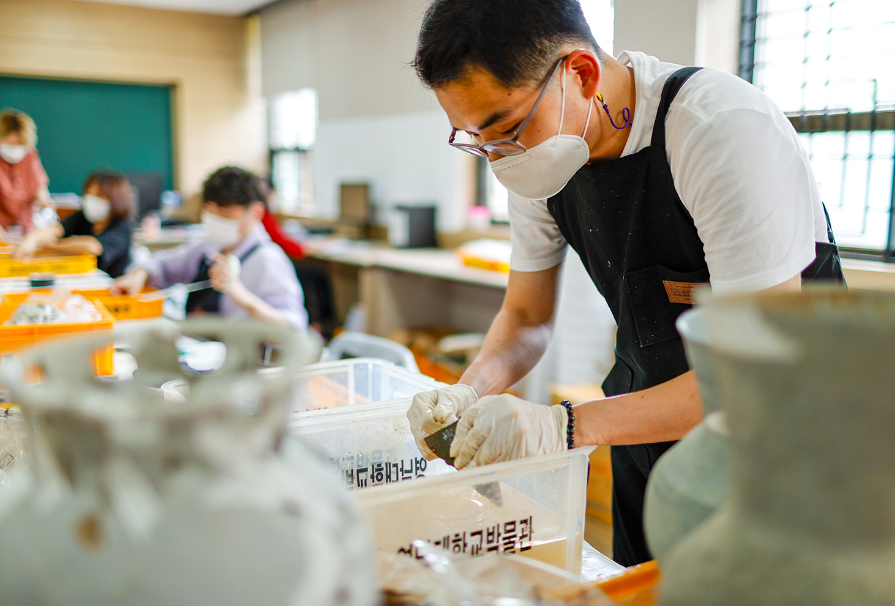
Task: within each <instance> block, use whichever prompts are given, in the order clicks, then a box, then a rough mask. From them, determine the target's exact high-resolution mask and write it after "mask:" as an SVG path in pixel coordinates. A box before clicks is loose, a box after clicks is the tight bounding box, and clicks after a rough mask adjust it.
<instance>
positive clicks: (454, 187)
mask: <svg viewBox="0 0 895 606" xmlns="http://www.w3.org/2000/svg"><path fill="white" fill-rule="evenodd" d="M424 8H425V3H421V2H419V0H363V1H361V0H281V1H280V2H278V3H276V4H273V5H270V6H268V7H266V8H264V9H262V10H261V39H262V73H263V91H264V94H265V95H267V96H270V95H272V94H276V93H278V92H283V91H287V90H295V89H298V88H303V87H312V88H314V89H316V91H317V97H318V106H319V127H318V131H317V143H316V145H315V149H314V159H313V163H314V191H315V200H316V203H317V206H318V209H319V212H320V214H321V215H322V216H325V217H330V218H333V217H337V216H338V209H339V200H338V192H339V184H340V183H342V182H359V181H360V182H367V183H369V184H370V186H371V197H372V201H373V204H374V209H375V212H376V213H377V219H376V220H377V223H381V224H385V223H386V222H387V217H386V214H387V211H388V209H389V208H391V207H393V206H395V205H397V204H402V205H414V204H417V205H423V204H433V203H434V204H435V205H436V206H437V208H438V229H439V230H440V231H447V232H450V231H458V230H460V229H462V228H463V226H464V225H463V224H464V217H465V213H466V208H467V207H468V206H469V205H470V204H472V203H473V199H474V195H475V182H474V178H473V174H472V171H473V166H472V160H471V157H469V158H467V157H464V156H465V154H460V153H458V152H457V151H456V150H453V149H451V148H450V147H448V145H447V137H448V134H449V132H450V126H449V123H448V120H447V117H446V116H445V115H444V112H443V111H442V110H441V108H440V107H439V106H438V104H437V102H436V100H435V95H434V94H433V93H432V92H431V91H429V90H427V89H425V88H424V87H423V86H422V85H421V84H420V83H419V81H418V79H417V77H416V74H415V73H414V72H413V70H412V69H411V68H410V67H409V65H408V64H409V63H410V61H411V60H412V59H413V54H414V50H415V47H416V37H417V34H418V33H419V26H420V18H421V16H422V12H423V10H424Z"/></svg>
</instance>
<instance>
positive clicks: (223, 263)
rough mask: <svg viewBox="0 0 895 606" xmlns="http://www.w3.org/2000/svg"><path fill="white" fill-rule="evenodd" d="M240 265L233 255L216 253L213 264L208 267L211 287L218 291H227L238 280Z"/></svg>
mask: <svg viewBox="0 0 895 606" xmlns="http://www.w3.org/2000/svg"><path fill="white" fill-rule="evenodd" d="M241 267H242V266H241V264H240V262H239V258H238V257H235V256H234V255H216V256H215V258H214V264H213V265H212V266H211V267H209V268H208V277H209V279H211V287H212V288H213V289H215V290H216V291H218V292H229V291H230V290H232V289H233V287H234V286H236V284H237V283H238V282H239V273H240V269H241Z"/></svg>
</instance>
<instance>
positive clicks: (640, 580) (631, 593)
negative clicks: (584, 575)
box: [546, 560, 662, 606]
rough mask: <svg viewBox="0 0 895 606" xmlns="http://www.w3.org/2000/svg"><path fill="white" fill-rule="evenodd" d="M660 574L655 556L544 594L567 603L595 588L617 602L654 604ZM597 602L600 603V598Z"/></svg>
mask: <svg viewBox="0 0 895 606" xmlns="http://www.w3.org/2000/svg"><path fill="white" fill-rule="evenodd" d="M661 580H662V575H661V573H660V572H659V565H658V564H656V561H655V560H650V561H649V562H644V563H643V564H639V565H637V566H631V567H630V568H625V569H624V570H621V571H619V572H618V573H616V574H614V575H612V576H610V577H608V578H605V579H603V580H601V581H596V582H590V583H581V584H579V585H571V586H568V587H561V588H559V589H554V590H553V591H548V592H547V594H546V595H547V597H549V598H554V599H558V600H560V602H561V603H569V602H572V601H574V600H581V599H582V598H583V597H585V596H588V594H590V593H592V592H594V591H595V588H596V589H599V590H600V592H602V595H605V596H606V597H608V598H609V599H610V600H612V603H613V604H615V605H616V606H656V604H658V603H659V583H660V582H661ZM600 603H603V602H602V601H601V602H600Z"/></svg>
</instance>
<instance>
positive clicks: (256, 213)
mask: <svg viewBox="0 0 895 606" xmlns="http://www.w3.org/2000/svg"><path fill="white" fill-rule="evenodd" d="M265 209H266V207H265V206H264V203H263V202H258V201H255V202H252V204H251V206H249V212H250V213H252V218H253V219H255V220H256V221H260V220H261V219H263V218H264V211H265Z"/></svg>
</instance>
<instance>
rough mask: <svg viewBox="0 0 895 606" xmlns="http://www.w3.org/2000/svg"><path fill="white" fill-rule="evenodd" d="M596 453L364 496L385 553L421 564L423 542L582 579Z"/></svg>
mask: <svg viewBox="0 0 895 606" xmlns="http://www.w3.org/2000/svg"><path fill="white" fill-rule="evenodd" d="M592 450H593V447H582V448H576V449H574V450H571V451H567V452H562V453H556V454H552V455H545V456H541V457H532V458H528V459H521V460H518V461H509V462H506V463H496V464H494V465H487V466H484V467H479V468H473V469H464V470H463V471H460V472H457V473H454V474H450V475H443V476H439V477H430V478H426V479H422V480H419V481H416V482H408V483H403V484H400V483H399V484H393V485H390V486H382V487H378V488H372V489H370V490H364V491H361V492H359V493H358V495H357V496H358V500H359V502H360V503H361V506H362V507H363V508H364V509H365V510H366V512H367V515H368V517H369V519H370V523H371V525H372V528H373V532H374V534H375V537H376V542H377V544H378V547H379V549H380V550H382V551H385V552H390V553H401V554H407V555H411V556H415V555H416V554H415V550H414V548H413V545H412V544H411V543H412V541H414V540H417V539H419V540H423V541H429V542H431V543H434V544H435V545H439V546H442V547H444V548H446V549H450V550H451V551H454V552H458V553H466V554H469V555H471V556H476V555H485V554H486V553H494V552H497V553H518V554H520V555H523V556H527V557H530V558H534V559H536V560H540V561H542V562H545V563H547V564H552V565H554V566H558V567H559V568H564V569H566V570H568V571H570V572H572V573H574V574H581V552H582V547H583V542H584V539H583V537H584V508H585V488H586V484H587V461H588V454H589V453H590V452H591V451H592Z"/></svg>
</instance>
